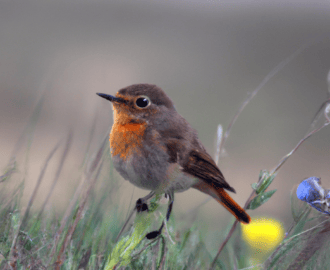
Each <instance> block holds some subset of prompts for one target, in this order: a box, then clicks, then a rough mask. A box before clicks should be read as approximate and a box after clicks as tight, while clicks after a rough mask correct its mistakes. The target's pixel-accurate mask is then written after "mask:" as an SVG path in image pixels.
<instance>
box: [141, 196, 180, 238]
mask: <svg viewBox="0 0 330 270" xmlns="http://www.w3.org/2000/svg"><path fill="white" fill-rule="evenodd" d="M165 196H169V204H168V207H167V212H166V221H168V220H169V218H170V216H171V213H172V208H173V202H174V193H165ZM164 225H165V221H163V222H162V225H161V226H160V228H159V229H158V230H157V231H152V232H150V233H148V234H147V235H146V237H147V238H148V239H154V238H156V237H157V236H159V235H160V234H161V233H162V230H163V227H164Z"/></svg>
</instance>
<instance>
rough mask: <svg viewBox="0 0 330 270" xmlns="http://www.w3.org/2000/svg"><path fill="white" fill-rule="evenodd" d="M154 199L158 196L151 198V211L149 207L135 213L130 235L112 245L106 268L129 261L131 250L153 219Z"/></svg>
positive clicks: (125, 263) (143, 235) (144, 233)
mask: <svg viewBox="0 0 330 270" xmlns="http://www.w3.org/2000/svg"><path fill="white" fill-rule="evenodd" d="M156 200H159V197H158V196H156V198H154V199H153V200H152V203H151V204H152V211H150V209H149V211H144V212H140V213H138V214H137V215H136V217H135V220H134V227H133V231H132V233H131V235H128V236H126V237H124V238H123V239H121V240H120V241H119V242H118V243H117V245H116V246H115V247H114V249H113V250H112V252H111V254H110V256H109V258H108V261H107V263H106V266H105V269H106V270H110V269H114V267H115V266H120V265H122V266H126V265H128V264H129V263H130V262H131V260H132V252H133V251H134V250H135V248H136V247H137V246H138V245H139V244H140V243H141V241H142V240H143V239H144V238H145V236H146V234H147V232H149V228H150V227H151V225H152V223H153V221H154V219H155V215H154V214H152V213H153V212H154V211H155V210H156V209H157V208H158V204H157V202H156Z"/></svg>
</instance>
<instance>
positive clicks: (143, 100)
mask: <svg viewBox="0 0 330 270" xmlns="http://www.w3.org/2000/svg"><path fill="white" fill-rule="evenodd" d="M135 104H136V106H138V107H139V108H146V107H148V106H149V105H150V104H151V101H150V99H149V98H148V97H147V96H140V97H138V98H137V99H136V101H135Z"/></svg>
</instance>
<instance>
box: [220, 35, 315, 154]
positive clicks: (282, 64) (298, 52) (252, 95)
mask: <svg viewBox="0 0 330 270" xmlns="http://www.w3.org/2000/svg"><path fill="white" fill-rule="evenodd" d="M314 43H315V41H313V42H309V43H307V44H305V45H304V46H302V47H300V48H299V49H298V50H296V51H295V52H294V53H293V54H291V55H290V56H289V57H287V58H286V59H284V60H283V61H282V62H280V63H279V64H278V65H277V66H276V67H275V68H274V69H273V70H272V71H271V72H269V73H268V74H267V76H266V77H265V78H264V79H263V80H262V81H261V83H260V84H259V85H258V86H257V88H256V89H255V90H254V91H253V92H252V93H251V94H249V95H248V97H247V98H246V99H245V100H244V102H243V103H242V104H241V106H240V107H239V109H238V111H237V112H236V114H235V115H234V117H233V119H232V120H231V122H230V123H229V125H228V127H227V130H226V132H225V134H224V136H223V137H222V140H221V143H220V145H219V150H218V152H219V153H220V155H221V153H222V151H223V146H224V144H225V142H226V140H227V138H228V136H229V134H230V131H231V129H232V127H233V125H234V123H235V122H236V120H237V118H238V116H239V115H240V114H241V112H242V111H243V110H244V108H245V107H246V105H248V104H249V102H250V101H251V100H252V99H253V98H254V97H255V95H256V94H257V93H258V92H259V90H260V89H261V88H262V87H264V86H265V84H266V83H268V81H269V80H270V79H271V78H273V77H274V76H275V75H276V74H277V73H278V72H279V71H281V70H282V69H283V68H284V67H285V66H286V65H287V64H289V63H290V62H291V61H292V60H293V59H294V58H295V57H296V56H297V55H299V54H300V53H302V52H303V51H304V50H305V49H306V48H308V47H310V46H311V45H312V44H314Z"/></svg>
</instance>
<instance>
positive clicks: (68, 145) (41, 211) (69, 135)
mask: <svg viewBox="0 0 330 270" xmlns="http://www.w3.org/2000/svg"><path fill="white" fill-rule="evenodd" d="M71 144H72V131H70V132H69V134H68V138H67V140H66V143H65V147H64V151H63V155H62V157H61V159H60V164H59V166H58V168H57V171H56V174H55V177H54V180H53V183H52V186H51V187H50V189H49V192H48V194H47V196H46V199H45V201H44V203H43V204H42V206H41V209H40V211H39V214H38V217H37V219H38V220H39V218H40V217H41V215H42V213H43V211H44V209H45V207H46V205H47V203H48V201H49V199H50V197H51V196H52V194H53V191H54V189H55V186H56V184H57V182H58V179H59V176H60V174H61V171H62V168H63V166H64V161H65V160H66V157H67V155H68V153H69V150H70V146H71Z"/></svg>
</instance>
